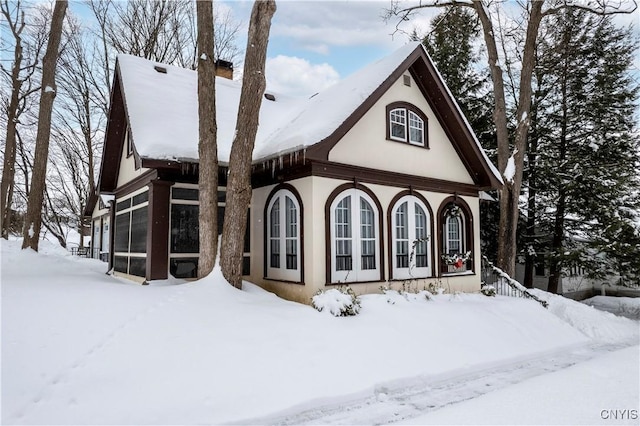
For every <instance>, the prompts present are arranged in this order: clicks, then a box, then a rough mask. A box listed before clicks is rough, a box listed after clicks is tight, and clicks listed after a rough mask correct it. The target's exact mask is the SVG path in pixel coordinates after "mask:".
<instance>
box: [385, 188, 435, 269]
mask: <svg viewBox="0 0 640 426" xmlns="http://www.w3.org/2000/svg"><path fill="white" fill-rule="evenodd" d="M404 203H407V239H408V250H409V265H408V267H405V268H402V267H398V266H397V257H396V256H397V254H398V247H397V242H398V241H399V239H398V238H397V232H396V227H397V226H398V222H397V217H396V213H397V212H398V209H399V208H400V207H401V206H402V205H403V204H404ZM416 205H417V206H419V207H420V208H421V209H422V211H423V212H424V214H425V219H426V221H425V231H426V235H427V243H426V246H427V253H426V256H427V266H423V267H417V266H416V253H414V255H413V256H411V252H412V251H413V242H414V241H416ZM432 220H433V219H432V217H431V215H430V213H429V209H428V208H427V206H426V205H425V204H424V203H423V202H422V201H421V200H420V199H419V198H418V197H415V196H413V195H405V196H403V197H401V198H400V199H399V200H398V201H397V202H396V203H395V204H394V206H393V208H392V210H391V258H392V268H393V278H394V279H409V278H426V277H431V276H432V275H433V274H432V267H433V265H432V262H431V250H432V249H431V239H432V238H433V237H432V235H431V221H432Z"/></svg>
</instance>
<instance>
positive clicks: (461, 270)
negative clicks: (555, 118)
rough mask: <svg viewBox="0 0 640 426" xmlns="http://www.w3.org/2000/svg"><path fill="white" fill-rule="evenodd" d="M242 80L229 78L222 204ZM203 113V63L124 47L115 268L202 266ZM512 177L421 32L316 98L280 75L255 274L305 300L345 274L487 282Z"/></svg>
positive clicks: (260, 191)
mask: <svg viewBox="0 0 640 426" xmlns="http://www.w3.org/2000/svg"><path fill="white" fill-rule="evenodd" d="M240 88H241V83H240V82H235V81H231V80H228V79H224V78H217V79H216V107H217V112H216V116H217V124H218V157H219V160H220V166H221V168H220V188H219V192H218V201H219V204H218V206H219V212H220V213H221V214H223V212H224V200H225V184H226V172H227V164H228V159H229V152H230V149H231V143H232V139H233V135H234V132H235V120H236V114H237V108H238V102H239V96H240ZM197 117H198V109H197V74H196V72H194V71H191V70H186V69H181V68H177V67H172V66H167V65H162V64H158V63H155V62H151V61H148V60H145V59H141V58H136V57H132V56H128V55H119V56H118V60H117V63H116V72H115V79H114V83H113V88H112V94H111V107H110V113H109V121H108V125H107V129H106V138H105V145H104V154H103V159H102V164H101V171H100V179H99V185H98V192H99V193H100V194H110V195H113V196H114V200H113V202H112V203H111V209H110V210H109V215H110V218H109V222H110V224H111V229H110V235H109V237H108V239H107V241H109V244H110V249H109V250H108V252H109V267H110V268H113V273H114V274H116V275H119V276H125V277H128V278H130V279H133V280H137V281H140V282H144V281H151V280H163V279H167V278H168V277H169V276H170V275H172V276H174V277H178V278H194V277H196V275H197V265H198V191H197V179H198V122H197ZM501 184H502V180H501V178H500V175H499V173H498V172H497V170H496V169H495V167H493V165H492V164H491V163H490V161H489V160H488V159H487V157H486V155H485V154H484V152H483V150H482V148H481V147H480V145H479V143H478V141H477V139H476V138H475V136H474V134H473V131H472V130H471V128H470V127H469V125H468V123H467V121H466V119H465V118H464V116H463V115H462V113H461V112H460V109H459V108H458V106H457V104H456V102H455V100H454V99H453V98H452V96H451V94H450V92H449V91H448V89H447V88H446V86H445V84H444V82H443V81H442V78H441V77H440V75H439V74H438V72H437V70H436V69H435V67H434V65H433V63H432V62H431V60H430V59H429V56H428V55H427V53H426V52H425V50H424V48H423V47H422V46H421V45H419V44H417V43H414V44H410V45H407V46H405V47H402V48H401V49H399V50H398V51H396V52H395V53H393V54H391V55H390V56H388V57H386V58H384V59H382V60H380V61H378V62H375V63H373V64H371V65H369V66H368V67H366V68H364V69H362V70H361V71H359V72H357V73H355V74H353V75H351V76H350V77H348V78H346V79H344V80H343V81H342V82H340V83H338V84H336V85H334V86H332V87H330V88H328V89H326V90H325V91H323V92H321V93H319V94H316V95H314V96H311V97H310V98H308V99H297V98H291V97H289V96H283V95H279V94H277V93H272V92H269V90H268V89H267V93H265V99H263V102H262V107H261V110H260V126H259V129H258V135H257V139H256V146H255V149H254V152H253V170H252V186H253V193H252V199H251V207H250V211H249V217H248V228H247V237H246V238H245V262H244V274H245V275H246V277H245V278H246V279H247V280H249V281H251V282H254V283H256V284H258V285H260V286H262V287H264V288H266V289H268V290H270V291H274V292H275V293H277V294H279V295H281V296H283V297H285V298H289V299H292V300H298V301H301V302H305V303H308V302H309V300H310V297H311V296H312V295H313V294H314V293H315V292H316V291H317V290H318V289H323V288H327V287H330V286H335V285H340V284H346V283H348V284H350V285H351V286H352V288H354V289H355V291H356V292H358V293H364V292H373V291H378V288H379V287H380V285H386V283H388V282H390V281H400V282H405V281H406V280H411V281H412V286H415V287H417V288H420V289H421V288H422V287H423V286H427V285H428V284H430V283H433V284H436V285H437V284H440V285H442V286H444V287H446V288H449V289H450V290H451V291H476V290H479V289H480V267H481V263H480V238H479V235H480V231H479V229H480V228H479V194H480V191H482V190H486V189H491V188H497V187H499V186H500V185H501ZM92 207H93V206H92ZM101 212H102V210H100V211H99V210H96V211H95V213H94V226H95V224H97V223H98V222H97V218H98V217H101ZM102 223H104V222H102ZM102 226H104V225H102ZM103 229H104V228H103ZM94 241H95V238H94ZM103 241H105V239H103Z"/></svg>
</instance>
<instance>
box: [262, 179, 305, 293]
mask: <svg viewBox="0 0 640 426" xmlns="http://www.w3.org/2000/svg"><path fill="white" fill-rule="evenodd" d="M281 190H286V191H289V192H290V193H291V194H293V196H294V197H295V198H296V201H297V202H298V205H299V206H300V223H299V224H298V229H299V230H300V232H299V238H300V260H299V262H300V281H287V280H280V279H277V278H271V277H267V262H268V261H269V259H268V254H269V251H268V244H269V241H267V235H268V230H267V227H268V226H269V215H268V213H269V212H268V210H269V204H270V203H271V200H272V199H273V197H275V195H276V193H277V192H278V191H281ZM262 214H263V220H262V223H263V253H262V269H263V271H262V273H263V276H264V278H265V279H268V280H270V281H278V282H284V283H294V284H302V285H305V280H304V205H303V204H302V197H301V196H300V193H299V192H298V190H297V189H296V188H295V187H294V186H293V185H291V184H289V183H281V184H279V185H276V186H275V187H274V188H273V189H272V190H271V192H270V193H269V196H268V197H267V200H266V201H265V204H264V210H263V212H262Z"/></svg>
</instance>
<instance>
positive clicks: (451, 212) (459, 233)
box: [438, 197, 473, 274]
mask: <svg viewBox="0 0 640 426" xmlns="http://www.w3.org/2000/svg"><path fill="white" fill-rule="evenodd" d="M438 216H439V222H440V232H441V234H440V235H441V244H440V260H441V267H440V270H441V273H442V274H455V273H461V272H468V271H473V225H472V223H473V222H472V219H473V218H472V217H471V210H470V209H469V206H468V205H467V204H466V203H465V202H464V201H462V200H461V199H460V198H457V197H450V198H448V199H447V200H445V202H443V204H442V205H441V206H440V210H439V213H438Z"/></svg>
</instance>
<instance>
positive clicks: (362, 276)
mask: <svg viewBox="0 0 640 426" xmlns="http://www.w3.org/2000/svg"><path fill="white" fill-rule="evenodd" d="M347 197H351V206H350V211H349V219H350V224H351V237H345V238H342V240H345V241H349V240H350V241H351V256H352V259H351V260H352V262H351V267H352V269H351V270H349V271H338V270H337V267H336V264H337V260H336V243H337V241H338V239H337V238H336V219H337V215H336V208H337V206H338V204H339V203H340V202H341V201H342V200H344V199H345V198H347ZM360 200H364V201H366V202H367V203H368V204H369V206H370V207H371V210H372V211H373V231H374V237H373V238H367V240H369V241H374V247H375V254H374V258H375V264H376V267H375V268H374V269H362V241H363V239H362V237H361V235H362V224H361V221H360V218H361V215H360V210H361V209H360ZM330 212H331V219H330V221H329V226H330V241H328V242H327V243H328V244H330V245H331V251H330V252H331V282H332V283H344V282H370V281H380V271H381V269H380V268H381V265H380V238H381V237H380V212H379V211H378V207H377V204H376V203H375V202H374V201H373V199H372V198H371V197H370V196H369V195H368V194H367V193H366V192H364V191H362V190H360V189H356V188H351V189H347V190H345V191H343V192H341V193H340V194H339V195H338V196H337V197H336V198H335V199H334V200H333V201H332V202H331V206H330Z"/></svg>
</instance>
